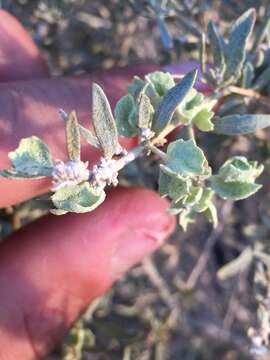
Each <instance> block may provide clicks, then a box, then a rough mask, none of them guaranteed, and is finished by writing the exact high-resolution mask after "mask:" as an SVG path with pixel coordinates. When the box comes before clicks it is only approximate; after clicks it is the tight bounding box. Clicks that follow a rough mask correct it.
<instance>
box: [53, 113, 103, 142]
mask: <svg viewBox="0 0 270 360" xmlns="http://www.w3.org/2000/svg"><path fill="white" fill-rule="evenodd" d="M59 114H60V117H61V118H62V119H63V120H64V122H65V123H66V122H67V121H68V114H67V113H66V112H65V111H64V110H62V109H61V110H59ZM78 125H79V130H80V134H81V136H82V137H84V139H85V140H86V141H87V143H88V144H90V145H92V146H95V147H96V148H100V144H99V142H98V139H97V137H96V136H94V135H93V134H92V132H91V131H90V130H88V129H86V128H85V127H84V126H82V125H80V124H78Z"/></svg>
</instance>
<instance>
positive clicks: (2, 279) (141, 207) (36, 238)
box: [0, 188, 175, 360]
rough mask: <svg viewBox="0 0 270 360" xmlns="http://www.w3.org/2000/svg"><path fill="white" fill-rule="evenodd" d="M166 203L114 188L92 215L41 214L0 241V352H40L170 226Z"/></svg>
mask: <svg viewBox="0 0 270 360" xmlns="http://www.w3.org/2000/svg"><path fill="white" fill-rule="evenodd" d="M142 199H143V200H142ZM167 206H168V203H167V202H166V201H165V200H162V199H160V198H159V196H158V195H156V194H155V193H154V192H152V191H149V190H145V189H138V188H133V189H120V190H119V189H118V190H115V191H113V192H111V193H110V195H109V196H108V199H107V200H106V201H105V203H104V204H103V205H101V206H100V207H99V208H98V209H97V210H95V211H94V212H93V213H90V214H81V215H76V214H68V215H65V216H62V217H56V216H47V217H45V218H43V219H40V220H38V221H36V222H35V223H33V224H31V225H29V226H26V227H25V228H23V229H21V230H20V231H18V232H17V233H14V234H13V235H11V236H10V238H8V239H6V241H4V243H1V244H0V288H1V289H4V291H3V292H2V293H1V297H0V358H1V359H7V358H8V359H10V360H13V359H14V360H15V359H16V360H17V359H20V360H30V359H31V360H32V359H39V358H43V357H44V356H45V355H46V354H47V353H48V352H49V351H50V350H51V349H52V348H53V347H54V345H55V344H56V343H57V342H58V341H59V340H60V339H61V337H62V336H63V335H64V334H65V332H66V331H67V329H68V328H69V327H70V326H71V325H72V323H73V322H74V321H75V320H76V319H77V317H78V316H79V315H80V314H81V313H82V311H83V310H84V309H85V307H86V306H87V304H89V302H90V301H92V300H93V299H94V298H95V297H97V296H99V295H101V294H103V293H104V292H105V291H106V290H107V289H108V287H109V286H111V284H112V283H113V282H114V281H115V280H116V279H117V278H119V276H120V275H121V274H123V273H124V272H125V271H127V269H129V268H130V267H131V266H132V265H134V264H135V263H137V262H138V261H139V260H140V259H141V258H142V257H144V256H146V255H147V254H149V253H150V252H152V251H154V250H155V249H156V248H157V247H158V246H160V245H161V244H162V242H163V241H164V239H165V238H166V237H167V236H168V235H169V234H170V233H171V232H172V230H173V229H174V224H175V219H174V217H172V216H170V215H168V214H167V213H166V212H165V210H166V208H167Z"/></svg>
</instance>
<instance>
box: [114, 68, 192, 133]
mask: <svg viewBox="0 0 270 360" xmlns="http://www.w3.org/2000/svg"><path fill="white" fill-rule="evenodd" d="M196 76H197V71H196V70H194V71H192V72H190V73H188V74H187V75H185V76H184V77H183V79H181V81H179V83H178V84H176V85H175V82H174V80H173V77H172V76H171V74H169V73H164V72H160V71H156V72H154V73H150V74H148V75H147V76H146V77H145V81H143V80H141V79H139V78H135V79H134V80H133V82H132V84H131V85H130V86H129V94H128V95H126V96H124V97H122V98H121V99H120V100H119V101H118V103H117V104H116V108H115V116H116V121H117V128H118V131H119V134H120V135H122V136H125V137H130V136H134V135H136V134H138V133H139V128H146V127H148V128H149V129H151V130H153V131H154V132H155V133H156V134H158V133H160V132H161V131H162V130H163V129H164V128H165V127H166V126H167V125H169V124H170V123H171V122H172V121H173V116H174V114H175V113H176V111H177V108H178V107H179V106H180V104H181V103H182V102H183V101H184V100H185V99H186V98H187V96H188V94H189V92H190V90H191V89H192V87H193V85H194V83H195V79H196ZM196 100H198V98H197V99H196Z"/></svg>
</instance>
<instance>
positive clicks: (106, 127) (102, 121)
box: [92, 84, 119, 159]
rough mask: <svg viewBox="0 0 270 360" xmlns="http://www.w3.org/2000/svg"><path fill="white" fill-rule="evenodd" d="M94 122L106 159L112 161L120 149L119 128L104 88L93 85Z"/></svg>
mask: <svg viewBox="0 0 270 360" xmlns="http://www.w3.org/2000/svg"><path fill="white" fill-rule="evenodd" d="M92 98H93V101H92V102H93V111H92V121H93V125H94V128H95V132H96V136H97V138H98V141H99V144H100V147H101V149H102V150H103V154H104V157H105V159H111V158H112V157H113V156H114V155H115V154H117V152H118V149H119V144H118V134H117V128H116V124H115V121H114V117H113V114H112V111H111V107H110V104H109V101H108V99H107V97H106V95H105V94H104V91H103V90H102V88H101V87H100V86H99V85H97V84H94V85H93V95H92Z"/></svg>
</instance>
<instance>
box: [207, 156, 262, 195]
mask: <svg viewBox="0 0 270 360" xmlns="http://www.w3.org/2000/svg"><path fill="white" fill-rule="evenodd" d="M262 171H263V165H258V163H257V162H256V161H248V160H247V159H246V158H245V157H243V156H234V157H232V158H231V159H229V160H227V161H226V162H225V163H224V164H223V165H222V167H221V168H220V170H219V173H218V175H215V176H212V178H211V187H212V189H213V190H214V191H215V192H217V193H218V194H219V195H220V196H221V197H222V198H223V199H232V200H241V199H245V198H247V197H248V196H250V195H252V194H254V193H255V192H256V191H258V190H259V189H260V188H261V185H258V184H255V183H254V182H255V180H256V178H257V177H258V176H260V174H261V173H262Z"/></svg>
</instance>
